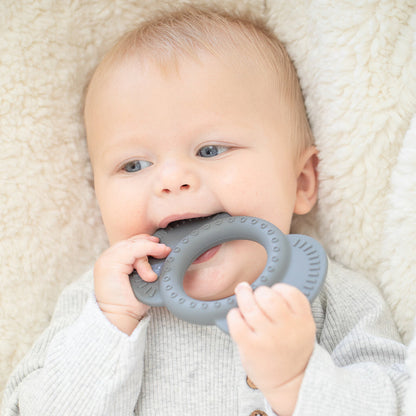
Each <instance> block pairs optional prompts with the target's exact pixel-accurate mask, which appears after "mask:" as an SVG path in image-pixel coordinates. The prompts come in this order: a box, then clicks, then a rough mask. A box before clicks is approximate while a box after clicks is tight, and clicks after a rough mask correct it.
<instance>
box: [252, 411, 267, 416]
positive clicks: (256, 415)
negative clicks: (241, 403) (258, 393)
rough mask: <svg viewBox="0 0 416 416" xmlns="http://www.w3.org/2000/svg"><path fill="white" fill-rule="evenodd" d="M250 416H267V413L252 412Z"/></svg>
mask: <svg viewBox="0 0 416 416" xmlns="http://www.w3.org/2000/svg"><path fill="white" fill-rule="evenodd" d="M250 416H267V413H266V412H263V411H262V410H255V411H254V412H251V413H250Z"/></svg>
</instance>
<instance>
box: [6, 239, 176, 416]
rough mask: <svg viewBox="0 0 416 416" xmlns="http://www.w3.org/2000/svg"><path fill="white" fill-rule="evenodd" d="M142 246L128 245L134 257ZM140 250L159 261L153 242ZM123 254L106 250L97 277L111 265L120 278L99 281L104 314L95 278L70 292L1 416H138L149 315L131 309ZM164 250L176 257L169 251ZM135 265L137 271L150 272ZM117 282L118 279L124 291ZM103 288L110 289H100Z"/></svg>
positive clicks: (18, 374)
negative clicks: (136, 414) (123, 273)
mask: <svg viewBox="0 0 416 416" xmlns="http://www.w3.org/2000/svg"><path fill="white" fill-rule="evenodd" d="M139 240H140V238H139ZM136 243H137V242H136V241H133V242H129V243H126V244H125V245H127V246H129V247H130V248H129V247H127V251H129V250H130V255H131V252H133V253H136V254H137V253H139V254H141V253H142V252H141V251H140V249H139V251H137V249H136V248H132V247H131V246H132V245H134V246H136V245H137V244H136ZM150 243H151V244H150V245H151V246H152V247H153V246H154V245H157V243H156V242H155V241H153V240H152V239H150ZM138 245H139V246H142V249H144V250H145V252H146V253H145V255H147V254H149V255H150V254H152V255H153V254H155V255H157V250H158V249H156V250H154V249H153V248H151V249H149V247H148V245H147V243H146V242H145V243H144V244H143V242H139V243H138ZM119 250H120V253H121V256H123V253H122V252H123V244H122V243H120V244H119V245H118V247H116V248H115V249H111V248H110V249H109V250H107V251H106V252H105V253H104V254H103V256H102V258H100V260H99V261H98V262H97V263H99V264H98V266H97V267H96V269H97V268H98V269H99V270H100V268H101V267H102V266H103V265H104V264H107V265H108V267H109V268H111V267H112V270H113V272H114V274H111V273H108V274H104V275H100V278H102V281H101V282H99V283H98V286H99V290H101V292H100V296H103V297H102V298H101V299H102V303H103V305H104V306H103V305H101V307H102V308H103V309H104V310H105V312H104V313H103V312H102V310H101V309H100V307H99V304H98V302H97V300H96V298H95V295H94V292H93V277H92V273H88V276H85V277H84V278H83V279H82V280H80V281H79V282H76V283H75V284H73V285H71V286H69V287H68V288H67V289H65V290H64V292H63V293H62V295H61V296H60V298H59V300H58V303H57V307H56V309H55V313H54V317H53V319H52V321H51V324H50V326H49V327H48V328H47V329H46V331H45V332H44V333H43V334H42V336H41V337H40V338H39V340H38V341H37V342H36V344H35V345H34V347H33V348H32V350H31V351H30V353H29V354H28V355H27V356H26V357H25V358H24V360H23V361H22V362H21V363H20V364H19V366H18V367H17V368H16V370H15V371H14V373H13V374H12V376H11V378H10V380H9V383H8V385H7V387H6V391H5V393H4V398H3V405H2V406H3V407H2V413H1V414H2V415H4V416H9V415H14V416H16V415H23V416H31V415H33V416H34V415H43V416H47V415H57V414H59V415H68V416H76V415H86V414H88V415H103V414H105V415H117V416H127V415H128V416H131V415H133V412H134V407H135V405H136V402H137V399H138V396H139V393H140V389H141V379H142V374H143V355H144V347H145V341H146V330H147V326H148V322H149V318H147V317H143V314H144V313H145V311H146V307H144V306H143V305H141V304H139V302H137V301H136V303H135V302H134V301H133V299H132V298H131V297H127V302H124V299H123V298H122V294H123V290H125V291H128V290H130V291H131V287H130V285H129V283H128V273H129V270H130V267H131V266H130V267H129V266H128V265H126V264H124V265H123V263H122V262H119V263H117V262H116V261H114V264H113V265H112V260H114V259H115V257H117V256H114V254H117V253H118V251H119ZM160 250H161V251H162V252H163V251H169V249H168V250H167V249H166V248H163V245H161V248H160ZM145 255H143V254H141V258H142V259H144V256H145ZM133 257H134V261H133V260H132V263H134V267H138V268H139V269H140V270H142V269H141V267H142V268H143V267H144V268H146V266H143V265H142V266H139V264H138V263H140V261H141V260H139V261H138V262H136V257H135V255H134V254H133ZM133 257H129V258H128V259H127V260H129V259H133ZM107 260H109V261H107ZM118 270H124V271H125V273H127V277H126V278H124V276H122V277H120V275H117V271H118ZM144 274H145V273H144ZM111 276H114V277H115V278H116V279H117V276H118V277H119V278H120V279H121V281H120V282H119V284H118V283H117V281H115V282H114V281H113V280H112V279H111ZM106 279H108V280H107V281H106ZM123 279H124V280H123ZM104 282H106V283H107V284H103V285H101V286H100V283H104ZM124 283H128V286H127V285H124ZM111 284H112V285H113V286H111ZM95 286H97V282H95ZM106 294H108V296H106ZM132 296H133V295H132ZM117 302H120V303H119V304H118V303H117ZM124 306H127V309H125V308H124ZM135 307H136V309H134V308H135ZM130 308H131V309H130ZM126 312H127V313H126ZM130 312H132V313H135V314H136V315H137V316H134V318H135V319H134V320H131V319H130V315H129V313H130ZM125 317H126V318H127V319H125ZM141 318H142V319H141ZM139 319H141V322H140V324H139V325H138V321H139ZM117 324H119V325H120V327H121V328H122V330H121V331H120V330H119V329H118V328H117ZM123 330H125V331H123ZM125 332H128V333H131V335H130V336H129V335H128V334H126V333H125Z"/></svg>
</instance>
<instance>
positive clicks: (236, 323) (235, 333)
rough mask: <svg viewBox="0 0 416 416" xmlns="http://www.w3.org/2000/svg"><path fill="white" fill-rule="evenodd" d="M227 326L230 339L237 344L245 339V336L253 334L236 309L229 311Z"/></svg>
mask: <svg viewBox="0 0 416 416" xmlns="http://www.w3.org/2000/svg"><path fill="white" fill-rule="evenodd" d="M227 325H228V330H229V331H230V336H231V338H232V339H233V340H234V341H235V342H237V343H239V342H240V341H241V340H242V339H246V337H247V335H251V334H253V332H252V330H251V328H250V327H249V326H248V325H247V322H246V321H245V320H244V318H243V316H242V315H241V313H240V310H239V309H238V308H234V309H231V310H230V311H229V312H228V314H227Z"/></svg>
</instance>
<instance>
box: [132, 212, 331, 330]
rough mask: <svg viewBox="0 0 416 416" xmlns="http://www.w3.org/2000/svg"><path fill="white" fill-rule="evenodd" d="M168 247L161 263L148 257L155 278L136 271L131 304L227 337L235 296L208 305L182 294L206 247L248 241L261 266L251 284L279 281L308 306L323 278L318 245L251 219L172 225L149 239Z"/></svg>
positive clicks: (321, 251) (219, 217)
mask: <svg viewBox="0 0 416 416" xmlns="http://www.w3.org/2000/svg"><path fill="white" fill-rule="evenodd" d="M154 235H156V236H157V237H159V239H160V241H161V242H162V243H165V244H166V245H168V246H169V247H171V248H172V251H171V253H170V254H169V256H168V257H167V258H166V259H162V260H159V259H155V258H149V262H150V264H151V266H152V269H153V270H154V271H155V273H156V274H157V275H158V276H159V278H158V279H157V280H156V281H155V282H152V283H148V282H145V281H144V280H142V279H141V278H140V276H139V275H138V274H137V272H136V271H134V272H133V273H132V274H131V275H130V282H131V285H132V288H133V291H134V294H135V295H136V297H137V299H138V300H139V301H141V302H143V303H145V304H147V305H150V306H166V307H167V308H168V309H169V310H170V311H171V312H172V313H173V314H174V315H176V316H177V317H178V318H180V319H183V320H185V321H188V322H191V323H196V324H203V325H214V324H216V325H217V326H218V327H219V328H221V329H222V330H223V331H225V332H227V333H228V328H227V323H226V316H227V313H228V311H229V310H230V309H232V308H234V307H236V306H237V303H236V299H235V296H230V297H228V298H225V299H220V300H213V301H201V300H197V299H193V298H191V297H189V296H188V295H187V294H186V293H185V291H184V289H183V279H184V275H185V273H186V270H187V269H188V267H189V266H190V265H191V264H192V262H193V261H195V259H197V258H198V257H199V256H200V255H201V254H203V253H204V252H206V251H207V250H209V249H210V248H212V247H214V246H216V245H219V244H222V243H224V242H226V241H231V240H252V241H256V242H258V243H260V244H262V245H263V246H264V248H265V249H266V252H267V263H266V266H265V268H264V270H263V272H262V273H261V275H260V276H259V277H258V278H257V279H256V280H255V281H254V283H253V284H252V285H251V286H252V287H253V289H256V288H257V287H258V286H261V285H266V286H272V285H273V284H275V283H278V282H283V283H288V284H290V285H292V286H295V287H297V288H298V289H299V290H301V291H302V292H303V293H304V294H305V295H306V297H307V298H308V299H309V301H310V302H312V301H313V300H314V299H315V297H316V296H317V294H318V292H319V290H320V288H321V286H322V284H323V282H324V280H325V276H326V272H327V257H326V254H325V251H324V249H323V248H322V246H321V245H320V244H319V243H318V242H317V241H316V240H314V239H313V238H311V237H308V236H305V235H299V234H290V235H285V234H283V233H282V232H281V231H280V230H279V229H278V228H277V227H275V226H274V225H273V224H271V223H269V222H267V221H265V220H262V219H259V218H255V217H231V216H229V215H228V214H225V213H222V214H217V215H215V216H213V217H208V218H199V219H196V220H195V219H194V220H189V221H187V220H185V221H181V222H177V223H173V224H172V225H170V226H168V227H167V228H165V229H159V230H157V231H156V233H155V234H154Z"/></svg>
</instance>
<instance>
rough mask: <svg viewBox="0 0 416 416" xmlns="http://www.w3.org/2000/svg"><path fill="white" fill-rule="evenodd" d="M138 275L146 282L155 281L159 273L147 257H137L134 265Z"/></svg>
mask: <svg viewBox="0 0 416 416" xmlns="http://www.w3.org/2000/svg"><path fill="white" fill-rule="evenodd" d="M133 267H134V268H135V269H136V271H137V273H138V275H139V276H140V277H141V278H142V279H143V280H145V281H146V282H154V281H155V280H156V279H157V277H158V276H157V274H156V273H155V272H154V271H153V269H152V266H151V265H150V263H149V261H148V259H147V257H141V258H139V259H137V260H136V261H135V263H134V265H133Z"/></svg>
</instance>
